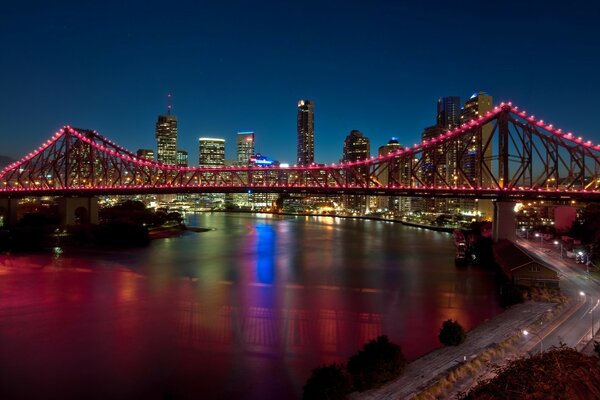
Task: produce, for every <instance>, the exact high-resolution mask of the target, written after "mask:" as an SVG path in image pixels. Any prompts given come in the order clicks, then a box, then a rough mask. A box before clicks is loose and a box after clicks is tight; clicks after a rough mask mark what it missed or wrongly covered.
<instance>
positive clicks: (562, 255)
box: [554, 240, 563, 258]
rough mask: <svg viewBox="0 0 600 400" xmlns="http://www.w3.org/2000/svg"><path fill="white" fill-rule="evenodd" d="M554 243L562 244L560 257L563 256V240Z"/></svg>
mask: <svg viewBox="0 0 600 400" xmlns="http://www.w3.org/2000/svg"><path fill="white" fill-rule="evenodd" d="M554 244H555V245H558V244H560V258H563V243H562V240H561V241H560V242H559V241H558V240H555V241H554Z"/></svg>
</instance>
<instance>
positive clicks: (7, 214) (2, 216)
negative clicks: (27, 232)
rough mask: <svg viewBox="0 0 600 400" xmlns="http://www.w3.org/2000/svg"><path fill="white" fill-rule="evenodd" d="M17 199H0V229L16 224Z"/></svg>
mask: <svg viewBox="0 0 600 400" xmlns="http://www.w3.org/2000/svg"><path fill="white" fill-rule="evenodd" d="M18 207H19V199H14V198H10V197H3V198H0V227H2V226H10V225H14V224H15V223H16V222H17V208H18Z"/></svg>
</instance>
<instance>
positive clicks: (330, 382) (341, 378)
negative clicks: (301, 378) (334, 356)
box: [302, 364, 352, 400]
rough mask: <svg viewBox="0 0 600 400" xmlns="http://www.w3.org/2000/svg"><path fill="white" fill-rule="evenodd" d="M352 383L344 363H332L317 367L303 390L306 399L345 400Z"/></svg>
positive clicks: (303, 396)
mask: <svg viewBox="0 0 600 400" xmlns="http://www.w3.org/2000/svg"><path fill="white" fill-rule="evenodd" d="M351 389H352V383H351V381H350V376H349V375H348V373H347V372H346V371H345V370H344V366H343V365H338V364H330V365H325V366H323V367H319V368H315V369H313V371H312V375H311V376H310V378H308V380H307V381H306V384H305V385H304V388H303V390H302V399H304V400H343V399H346V398H347V397H348V394H349V393H350V390H351Z"/></svg>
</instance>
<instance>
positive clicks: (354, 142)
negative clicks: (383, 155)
mask: <svg viewBox="0 0 600 400" xmlns="http://www.w3.org/2000/svg"><path fill="white" fill-rule="evenodd" d="M370 156H371V144H370V141H369V138H367V137H366V136H364V135H363V134H362V132H360V131H357V130H353V131H352V132H350V134H349V135H348V136H346V140H344V158H343V161H344V162H352V161H359V160H365V159H367V158H369V157H370ZM358 174H359V175H361V176H362V179H363V180H366V179H367V176H368V174H369V170H368V167H359V168H358ZM348 183H349V184H350V185H352V184H358V183H359V182H358V178H356V177H350V178H349V179H348ZM367 202H368V198H367V196H357V195H350V196H346V198H345V203H346V209H347V210H348V211H350V212H357V213H361V214H363V213H365V211H367Z"/></svg>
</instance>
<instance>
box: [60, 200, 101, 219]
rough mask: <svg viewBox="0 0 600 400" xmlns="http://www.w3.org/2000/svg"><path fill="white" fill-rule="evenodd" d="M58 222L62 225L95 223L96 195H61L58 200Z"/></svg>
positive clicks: (96, 214)
mask: <svg viewBox="0 0 600 400" xmlns="http://www.w3.org/2000/svg"><path fill="white" fill-rule="evenodd" d="M58 212H59V213H60V222H61V224H63V225H76V224H97V223H98V198H97V197H61V198H60V199H59V200H58Z"/></svg>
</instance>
